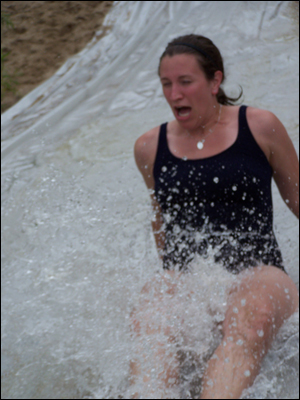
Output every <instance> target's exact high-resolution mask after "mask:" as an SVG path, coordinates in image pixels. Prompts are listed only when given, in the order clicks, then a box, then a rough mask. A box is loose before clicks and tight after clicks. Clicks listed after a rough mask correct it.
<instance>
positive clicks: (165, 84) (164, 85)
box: [162, 82, 171, 87]
mask: <svg viewBox="0 0 300 400" xmlns="http://www.w3.org/2000/svg"><path fill="white" fill-rule="evenodd" d="M162 85H163V87H168V86H170V85H171V83H170V82H164V83H163V84H162Z"/></svg>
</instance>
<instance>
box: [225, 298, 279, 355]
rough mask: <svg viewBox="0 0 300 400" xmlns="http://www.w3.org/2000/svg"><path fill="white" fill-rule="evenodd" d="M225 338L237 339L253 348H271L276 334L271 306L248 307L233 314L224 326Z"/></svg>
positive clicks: (234, 310) (234, 311) (235, 309)
mask: <svg viewBox="0 0 300 400" xmlns="http://www.w3.org/2000/svg"><path fill="white" fill-rule="evenodd" d="M223 334H224V336H225V337H233V338H237V341H238V343H241V344H242V343H243V344H244V345H247V346H250V347H251V348H257V347H262V346H263V347H265V346H269V344H270V343H271V341H272V340H273V338H274V334H275V317H274V310H273V308H272V307H271V306H267V305H264V306H257V307H247V308H245V309H244V310H238V309H237V308H236V307H235V308H234V309H233V312H232V313H231V314H230V315H229V316H228V318H227V319H226V318H225V321H224V324H223Z"/></svg>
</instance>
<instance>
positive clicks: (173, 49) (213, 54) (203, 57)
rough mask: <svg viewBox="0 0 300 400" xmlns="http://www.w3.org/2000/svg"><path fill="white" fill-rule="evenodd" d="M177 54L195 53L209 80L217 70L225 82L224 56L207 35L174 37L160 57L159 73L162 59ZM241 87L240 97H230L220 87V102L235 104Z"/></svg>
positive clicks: (218, 99)
mask: <svg viewBox="0 0 300 400" xmlns="http://www.w3.org/2000/svg"><path fill="white" fill-rule="evenodd" d="M177 43H178V45H177ZM180 43H185V44H180ZM188 45H191V46H195V47H198V48H199V49H201V50H202V51H201V52H200V50H199V51H197V50H196V49H195V48H193V47H189V46H188ZM176 54H192V55H194V56H195V57H196V59H197V61H198V64H199V67H200V69H201V70H202V71H203V72H204V74H205V76H206V79H207V80H208V81H211V80H212V79H213V78H214V76H215V72H216V71H221V72H222V73H223V79H222V83H223V82H224V80H225V72H224V65H223V58H222V56H221V53H220V51H219V49H218V48H217V46H216V45H215V44H214V43H213V42H212V41H211V40H210V39H208V38H207V37H205V36H200V35H194V34H191V35H186V36H179V37H178V38H176V39H173V40H172V41H171V42H170V43H168V45H167V47H166V49H165V51H164V52H163V54H162V55H161V57H160V60H159V67H158V75H160V64H161V61H162V59H163V58H164V57H166V56H169V57H172V56H174V55H176ZM240 88H241V92H240V94H239V96H238V97H229V96H227V95H226V94H225V92H224V89H222V88H221V87H220V88H219V92H218V93H217V101H218V103H220V104H223V105H230V106H233V105H234V103H236V102H237V101H238V100H239V99H240V98H241V97H242V95H243V89H242V87H241V86H240Z"/></svg>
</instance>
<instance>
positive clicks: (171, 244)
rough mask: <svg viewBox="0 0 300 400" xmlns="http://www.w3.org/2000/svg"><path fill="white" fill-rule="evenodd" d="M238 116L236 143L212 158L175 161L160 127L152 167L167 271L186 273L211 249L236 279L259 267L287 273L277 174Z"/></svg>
mask: <svg viewBox="0 0 300 400" xmlns="http://www.w3.org/2000/svg"><path fill="white" fill-rule="evenodd" d="M246 109H247V106H241V107H240V110H239V130H238V136H237V139H236V141H235V142H234V144H233V145H232V146H230V147H229V148H228V149H226V150H225V151H223V152H221V153H219V154H217V155H214V156H212V157H208V158H204V159H198V160H184V159H180V158H177V157H175V156H174V155H173V154H172V153H171V152H170V150H169V147H168V142H167V123H165V124H163V125H161V128H160V133H159V143H158V150H157V155H156V160H155V164H154V171H153V174H154V179H155V195H156V198H157V200H158V202H159V204H160V205H161V208H162V212H163V218H164V224H165V233H166V241H165V252H164V268H165V269H177V270H188V265H189V263H190V262H191V261H192V260H193V258H194V257H195V254H197V253H198V254H200V255H202V256H203V257H205V256H206V255H207V251H208V249H209V248H211V249H212V251H213V253H214V259H215V261H216V262H221V263H222V264H223V265H224V267H225V268H227V269H228V270H229V271H231V272H233V273H238V272H240V271H241V270H243V269H245V268H247V267H250V266H256V265H261V264H266V265H274V266H276V267H278V268H280V269H282V270H283V271H284V267H283V261H282V256H281V252H280V249H279V247H278V244H277V241H276V238H275V235H274V232H273V205H272V193H271V180H272V175H273V170H272V168H271V166H270V164H269V162H268V160H267V158H266V156H265V154H264V152H263V151H262V150H261V148H260V147H259V145H258V144H257V142H256V141H255V139H254V137H253V135H252V133H251V131H250V129H249V126H248V123H247V119H246Z"/></svg>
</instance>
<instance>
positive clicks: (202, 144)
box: [197, 104, 222, 150]
mask: <svg viewBox="0 0 300 400" xmlns="http://www.w3.org/2000/svg"><path fill="white" fill-rule="evenodd" d="M221 110H222V104H220V108H219V116H218V120H217V123H216V125H215V127H214V129H209V130H208V133H207V135H206V136H204V139H202V140H200V141H199V142H198V143H197V147H198V149H199V150H202V149H203V147H204V142H205V139H206V138H207V137H208V136H209V135H210V134H211V133H213V132H214V130H215V129H216V126H217V125H218V123H219V121H220V118H221Z"/></svg>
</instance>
